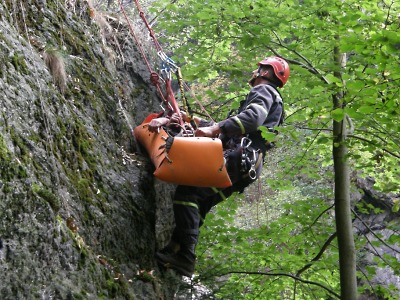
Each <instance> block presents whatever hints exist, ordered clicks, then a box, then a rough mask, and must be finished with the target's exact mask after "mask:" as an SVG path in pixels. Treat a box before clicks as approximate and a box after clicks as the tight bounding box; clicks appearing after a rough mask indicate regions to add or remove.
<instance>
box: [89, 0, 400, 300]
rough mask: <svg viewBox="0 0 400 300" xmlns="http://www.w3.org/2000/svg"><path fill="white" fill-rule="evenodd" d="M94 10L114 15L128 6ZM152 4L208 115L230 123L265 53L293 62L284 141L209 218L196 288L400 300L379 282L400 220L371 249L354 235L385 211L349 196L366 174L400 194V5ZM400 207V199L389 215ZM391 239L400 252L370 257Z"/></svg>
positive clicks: (245, 294)
mask: <svg viewBox="0 0 400 300" xmlns="http://www.w3.org/2000/svg"><path fill="white" fill-rule="evenodd" d="M97 2H98V3H97V4H98V5H99V6H101V5H103V7H104V6H107V9H112V7H113V5H116V9H118V5H119V4H121V3H120V2H119V1H107V3H105V1H97ZM132 2H133V1H125V5H126V6H127V7H128V6H129V3H132ZM132 4H133V3H132ZM142 5H143V6H144V7H145V9H146V10H147V12H148V14H149V15H151V16H152V17H151V26H152V27H153V28H154V29H155V30H156V32H157V33H158V34H159V38H161V40H162V42H163V45H164V47H165V48H166V49H167V51H168V54H169V55H171V57H172V59H173V60H174V61H175V62H176V63H177V64H178V65H180V66H181V68H182V72H183V74H184V79H185V80H186V81H187V82H189V83H190V87H191V91H190V93H188V95H187V97H188V98H189V99H190V102H191V103H192V106H193V107H194V108H195V111H196V113H197V114H199V115H203V116H211V117H212V118H213V119H216V120H220V119H222V118H224V117H225V116H226V115H227V113H228V111H229V110H230V109H232V108H236V107H238V105H239V102H240V101H241V100H242V99H243V98H244V96H245V95H246V93H247V92H248V89H249V86H248V84H247V81H248V79H249V78H250V76H251V71H253V70H254V69H256V68H257V66H256V63H257V62H258V61H260V60H262V59H263V58H265V57H267V56H274V55H277V56H281V57H283V58H285V59H286V60H287V61H288V62H289V63H290V67H291V76H290V79H289V82H288V84H287V85H286V86H285V88H284V89H282V91H281V93H282V95H283V98H284V101H285V111H286V120H285V124H284V125H283V126H282V127H280V128H279V135H278V136H277V137H275V136H274V135H271V134H270V133H268V132H264V137H265V138H266V139H269V140H271V139H272V140H274V141H275V142H276V143H277V145H278V146H277V148H276V149H274V150H273V151H271V153H270V154H269V155H268V156H267V158H266V163H265V168H264V176H263V178H262V179H260V180H259V181H258V185H254V186H253V187H252V188H250V189H248V190H247V192H246V193H245V195H244V196H243V195H236V196H235V197H231V198H230V199H229V200H228V201H226V202H225V203H223V204H221V205H219V206H218V207H217V208H216V209H215V211H214V214H212V215H210V217H208V220H207V222H206V226H205V227H204V228H203V229H202V232H201V240H200V243H199V246H198V249H197V252H198V253H199V254H200V255H199V263H198V266H197V273H198V276H197V277H196V278H197V282H198V283H200V282H201V284H202V285H205V286H207V288H208V289H209V290H212V294H213V295H214V296H217V297H218V298H221V299H277V298H280V299H330V298H335V297H340V298H341V299H357V297H358V295H359V294H362V295H364V296H365V295H370V296H371V297H372V299H395V298H396V297H397V296H398V295H399V290H398V286H397V287H396V286H395V285H393V284H390V283H388V285H386V286H383V285H379V284H377V285H374V284H373V283H372V282H373V278H374V276H375V275H376V272H377V268H380V267H382V268H389V269H390V270H392V271H393V272H394V274H395V275H397V276H398V275H399V263H398V260H397V258H396V255H398V254H399V251H398V242H399V238H398V234H396V232H398V229H399V228H398V219H397V220H394V221H391V222H388V223H387V224H373V223H371V224H368V226H369V227H368V228H369V229H370V228H372V227H374V226H375V225H383V226H385V227H387V228H390V229H391V230H394V231H393V232H394V233H393V234H390V235H389V236H377V238H376V240H375V241H371V240H369V239H368V238H366V237H365V236H363V235H360V234H356V235H353V234H354V232H356V230H355V229H354V228H353V222H354V220H355V219H357V218H358V215H357V213H356V211H358V212H362V213H366V214H370V213H373V214H379V213H380V209H379V208H376V207H374V206H372V205H370V204H369V205H366V204H365V203H364V204H363V203H362V202H358V203H355V201H352V196H351V195H352V193H353V192H354V189H355V186H354V184H352V183H354V182H355V181H356V180H357V178H366V177H369V178H373V180H374V182H375V186H374V188H375V189H377V190H379V191H381V192H383V193H391V194H394V195H398V194H399V192H400V187H399V169H398V164H399V158H400V152H399V142H400V139H399V131H400V125H399V124H398V122H397V121H396V120H398V118H399V112H400V108H399V99H398V94H399V79H400V64H399V54H398V53H399V50H400V37H399V35H398V30H399V27H400V18H399V14H400V12H399V8H400V5H399V4H398V3H395V2H394V1H353V0H352V1H326V0H320V1H307V0H303V1H278V2H277V1H242V0H240V1H239V0H230V1H192V0H186V1H179V0H178V1H149V2H147V3H142ZM132 7H133V5H132ZM132 9H134V8H132ZM139 22H140V20H139ZM144 39H145V37H144ZM353 200H354V199H353ZM399 205H400V203H399V199H398V198H396V197H395V198H394V200H393V201H392V208H391V209H392V212H394V213H396V212H398V210H399ZM371 231H372V230H371ZM382 243H383V244H384V245H387V246H388V247H389V248H390V249H393V250H394V251H393V253H392V255H388V254H385V255H381V254H380V253H379V251H374V250H371V247H370V246H372V249H375V250H376V248H374V247H377V245H378V244H382ZM396 247H397V248H396ZM367 249H369V250H367ZM366 252H372V253H373V256H374V258H373V264H371V261H370V262H368V263H367V264H366V263H365V262H364V264H363V263H362V261H363V259H365V256H366V255H367V254H366Z"/></svg>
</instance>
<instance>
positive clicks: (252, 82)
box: [249, 66, 269, 86]
mask: <svg viewBox="0 0 400 300" xmlns="http://www.w3.org/2000/svg"><path fill="white" fill-rule="evenodd" d="M260 71H261V66H260V67H259V68H258V70H257V72H256V73H253V76H252V77H251V79H250V80H249V84H250V85H251V86H254V82H255V81H256V79H257V78H262V79H264V80H268V81H269V78H268V77H266V76H263V75H261V73H260ZM265 73H266V74H265V75H267V74H268V73H269V71H266V72H265Z"/></svg>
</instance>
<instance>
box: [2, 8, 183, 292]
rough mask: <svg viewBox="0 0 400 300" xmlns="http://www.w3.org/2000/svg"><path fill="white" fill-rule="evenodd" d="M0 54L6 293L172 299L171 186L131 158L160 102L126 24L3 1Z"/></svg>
mask: <svg viewBox="0 0 400 300" xmlns="http://www.w3.org/2000/svg"><path fill="white" fill-rule="evenodd" d="M71 3H73V4H71ZM65 4H69V5H70V6H69V7H65ZM0 60H1V66H0V97H1V102H0V107H1V117H0V164H1V165H0V295H1V298H2V299H36V298H38V299H39V298H40V299H99V298H116V299H118V298H120V299H170V298H172V295H173V288H174V284H175V283H174V282H175V280H176V278H173V276H168V278H167V279H165V278H164V277H165V274H162V273H160V272H159V271H158V269H157V266H156V263H155V261H154V259H153V255H154V251H155V250H156V249H157V248H159V247H161V246H162V245H163V244H164V243H165V240H166V239H167V238H168V234H169V232H170V229H171V226H172V225H173V224H172V211H171V209H170V198H171V191H172V187H171V186H170V185H166V184H162V183H160V182H155V181H154V179H153V176H152V171H153V170H152V166H151V164H150V163H149V161H148V160H147V159H146V158H145V157H144V156H140V155H134V154H132V153H134V152H136V148H135V147H136V146H135V145H136V144H135V141H134V139H133V137H132V128H134V127H135V126H136V125H137V124H139V123H140V122H142V120H143V119H144V117H145V116H146V115H147V114H148V113H150V112H152V111H157V110H158V109H157V106H158V104H159V98H158V96H157V93H156V91H155V89H154V87H153V86H152V85H151V84H150V82H149V73H148V70H147V69H146V66H145V65H144V63H143V60H142V57H141V55H140V54H139V52H138V51H137V48H136V45H135V42H134V40H133V39H132V38H131V36H130V35H129V31H128V29H127V25H126V24H125V22H124V21H123V20H120V19H118V17H107V16H103V15H101V14H100V13H98V12H96V11H94V10H93V9H92V8H91V7H89V5H88V3H87V1H58V0H55V1H40V0H28V1H7V0H6V1H2V2H1V3H0ZM159 216H162V218H159ZM167 275H171V274H168V273H167ZM172 275H173V274H172ZM163 276H164V277H163Z"/></svg>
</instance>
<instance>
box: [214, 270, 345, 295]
mask: <svg viewBox="0 0 400 300" xmlns="http://www.w3.org/2000/svg"><path fill="white" fill-rule="evenodd" d="M229 274H245V275H261V276H285V277H290V278H292V279H294V280H296V281H300V282H302V283H305V284H311V285H316V286H319V287H320V288H322V289H324V290H325V291H327V292H328V293H330V294H332V295H334V296H335V297H337V298H338V299H340V296H339V294H337V293H336V292H335V291H333V290H332V289H330V288H328V287H326V286H324V285H323V284H321V283H319V282H315V281H310V280H306V279H302V278H300V277H297V276H295V275H292V274H288V273H268V272H246V271H229V272H226V273H222V274H219V275H220V276H223V275H229Z"/></svg>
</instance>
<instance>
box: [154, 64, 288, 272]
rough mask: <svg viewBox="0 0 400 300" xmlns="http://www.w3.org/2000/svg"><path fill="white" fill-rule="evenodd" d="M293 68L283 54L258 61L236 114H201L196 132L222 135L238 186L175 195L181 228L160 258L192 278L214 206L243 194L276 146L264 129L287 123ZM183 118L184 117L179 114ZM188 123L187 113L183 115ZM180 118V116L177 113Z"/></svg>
mask: <svg viewBox="0 0 400 300" xmlns="http://www.w3.org/2000/svg"><path fill="white" fill-rule="evenodd" d="M289 74H290V70H289V65H288V63H287V62H286V61H285V60H284V59H282V58H280V57H268V58H266V59H263V60H261V61H260V62H259V63H258V69H257V70H255V71H253V75H252V77H251V79H250V81H249V84H250V85H251V87H252V88H251V90H250V92H249V94H248V95H247V97H246V99H245V100H243V101H242V102H241V104H240V107H239V109H238V111H237V113H236V114H235V115H230V116H229V117H228V118H227V119H225V120H223V121H221V122H218V123H214V122H209V121H206V120H203V119H200V118H198V117H196V118H195V121H196V123H197V125H198V129H197V130H196V132H195V135H196V136H203V137H216V136H218V137H219V138H220V139H221V140H222V143H223V146H224V155H225V158H226V161H227V162H226V168H227V170H228V173H229V177H230V179H231V181H232V186H230V187H228V188H225V189H216V188H211V187H210V188H205V187H193V186H182V185H180V186H178V187H177V189H176V192H175V196H174V215H175V224H176V226H175V229H174V232H173V234H172V238H171V241H170V243H169V244H168V245H167V246H166V247H165V248H164V249H162V250H160V251H159V252H157V253H156V259H157V260H158V262H159V263H160V264H161V265H163V266H165V267H169V268H172V269H175V270H176V271H178V272H179V273H180V274H182V275H185V276H189V277H190V276H191V275H192V274H193V272H194V268H195V261H196V255H195V246H196V244H197V240H198V236H199V228H200V226H201V225H202V224H203V221H204V219H205V217H206V214H207V213H208V212H209V211H210V209H211V208H212V207H213V206H214V205H216V204H218V203H219V202H221V201H223V200H224V199H226V198H227V197H229V196H230V195H232V193H234V192H239V193H241V192H243V191H244V189H245V188H246V187H247V186H248V185H249V184H251V183H252V182H254V181H255V180H256V179H257V178H258V177H259V175H260V173H261V169H262V165H263V163H262V162H263V157H264V156H265V152H266V151H267V150H268V149H269V148H271V145H272V144H271V143H269V142H268V141H266V140H265V139H264V138H263V137H262V135H261V131H260V130H259V128H260V127H261V126H264V127H266V128H267V129H268V130H270V131H272V132H274V128H275V127H277V126H279V125H280V124H281V123H282V121H283V115H284V110H283V101H282V97H281V95H280V93H279V92H278V90H277V88H282V87H283V86H284V85H285V84H286V82H287V80H288V78H289ZM178 117H179V116H178ZM181 117H182V118H183V120H184V121H185V122H188V121H189V120H187V117H186V115H185V114H182V116H181ZM174 118H175V121H176V116H175V117H174ZM166 120H167V119H166V118H160V119H154V120H152V121H151V122H150V123H149V130H150V131H156V130H158V128H159V127H160V126H162V125H165V123H166V122H167V121H166Z"/></svg>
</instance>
